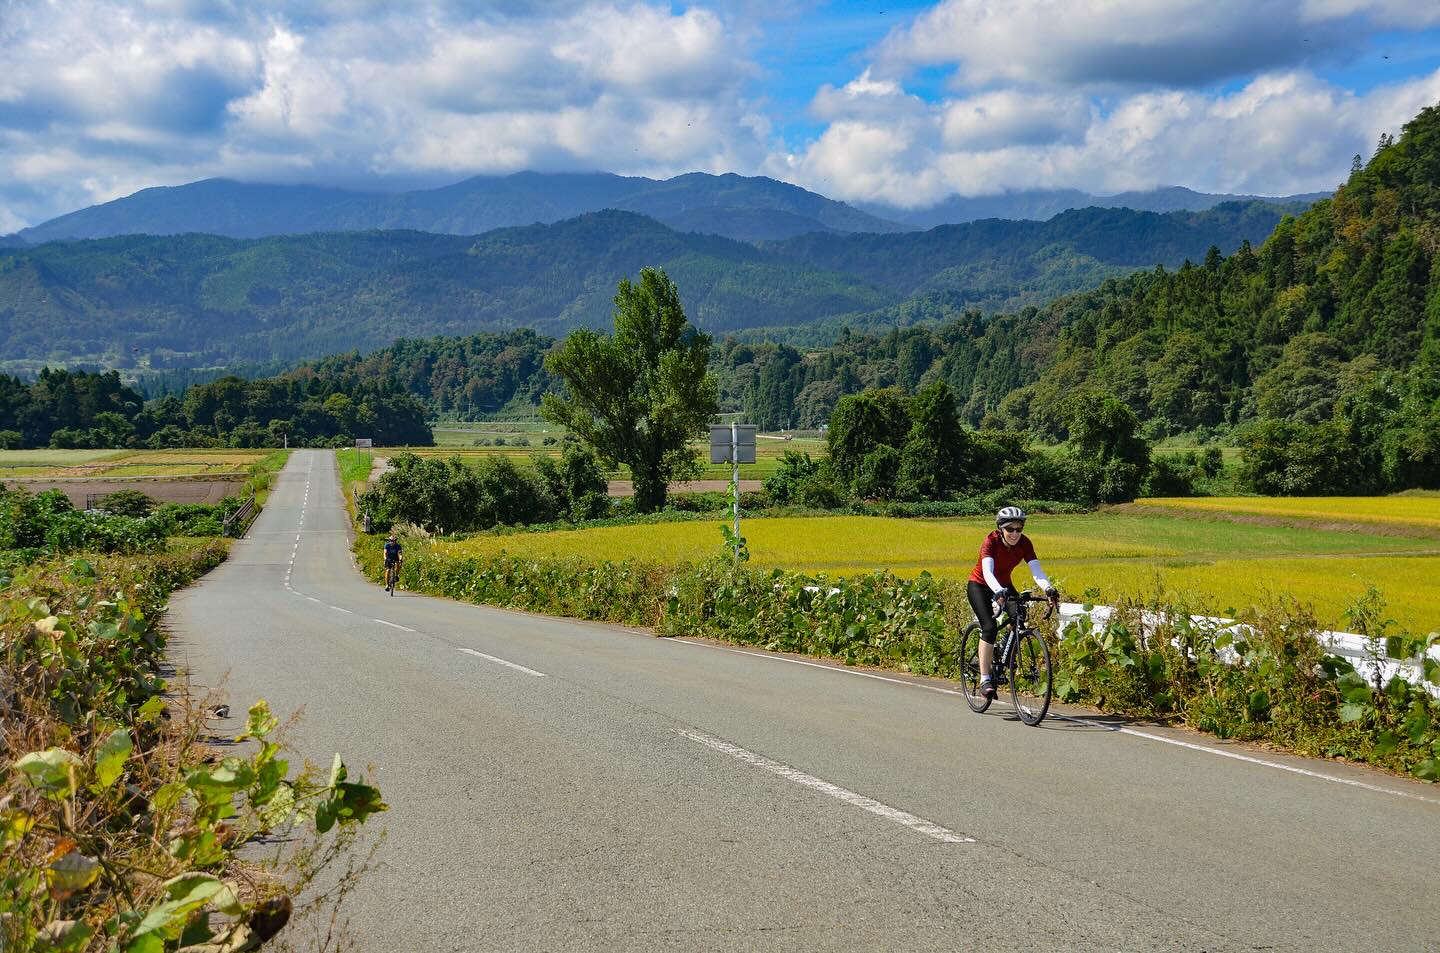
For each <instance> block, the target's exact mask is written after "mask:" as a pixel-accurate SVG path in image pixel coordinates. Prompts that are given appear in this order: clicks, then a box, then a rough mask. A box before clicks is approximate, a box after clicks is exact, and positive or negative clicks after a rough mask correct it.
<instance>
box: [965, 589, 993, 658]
mask: <svg viewBox="0 0 1440 953" xmlns="http://www.w3.org/2000/svg"><path fill="white" fill-rule="evenodd" d="M965 595H966V596H968V597H969V598H970V608H972V609H974V610H975V621H977V622H979V623H980V638H981V639H983V640H985V641H986V642H989V643H990V644H991V645H994V644H995V632H996V630H997V629H998V628H999V626H998V625H997V624H996V622H995V609H994V606H993V605H991V600H992V599H994V598H995V594H994V593H993V592H991V591H990V587H989V586H986V585H983V584H981V583H978V582H976V581H975V580H973V579H972V580H970V584H969V585H967V586H966V587H965Z"/></svg>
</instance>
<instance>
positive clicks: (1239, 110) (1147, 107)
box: [773, 71, 1440, 207]
mask: <svg viewBox="0 0 1440 953" xmlns="http://www.w3.org/2000/svg"><path fill="white" fill-rule="evenodd" d="M1436 102H1440V71H1436V72H1435V73H1433V74H1431V75H1429V76H1425V77H1421V78H1418V79H1415V80H1412V81H1410V82H1406V83H1402V84H1397V85H1392V86H1385V87H1378V88H1376V89H1374V90H1371V91H1370V92H1368V93H1366V94H1364V95H1355V94H1352V93H1349V92H1347V91H1345V90H1341V89H1338V88H1336V87H1334V86H1331V85H1330V84H1328V83H1325V82H1324V81H1322V80H1320V79H1318V78H1316V77H1315V76H1313V75H1311V74H1309V73H1304V72H1288V73H1272V74H1266V75H1263V76H1260V77H1257V78H1256V79H1255V80H1253V81H1251V82H1250V83H1248V84H1247V85H1246V86H1245V87H1243V88H1242V89H1240V90H1239V91H1237V92H1234V93H1231V94H1228V95H1219V96H1215V95H1210V94H1204V93H1197V92H1187V91H1179V90H1169V91H1166V90H1161V91H1151V92H1144V93H1138V94H1134V95H1131V96H1128V97H1124V98H1121V99H1119V100H1117V101H1116V102H1115V104H1114V105H1113V107H1112V108H1111V109H1109V110H1108V111H1107V112H1105V113H1103V114H1101V113H1100V112H1098V111H1095V112H1093V113H1091V114H1089V115H1088V116H1087V117H1086V119H1085V121H1084V123H1083V125H1081V124H1080V123H1079V117H1080V115H1081V108H1080V105H1076V104H1074V103H1073V102H1071V103H1068V104H1067V103H1066V102H1064V101H1060V102H1057V100H1056V99H1055V98H1054V97H1052V96H1050V95H1048V94H1041V93H1036V94H1032V95H1031V97H1029V98H1028V99H1027V98H1026V97H1024V96H1022V95H1020V94H1019V93H1014V92H1007V93H1004V94H984V95H981V96H977V97H971V98H968V99H964V100H958V101H956V102H955V103H951V104H949V106H947V107H945V108H943V109H936V110H935V111H933V112H932V113H931V114H930V115H929V117H928V120H926V121H922V120H920V119H918V118H917V117H916V116H915V115H909V116H906V117H903V118H899V119H896V120H894V121H893V122H886V121H885V120H884V119H883V118H882V117H881V116H880V115H878V114H874V113H870V114H865V115H861V116H857V117H855V118H842V119H837V120H836V121H835V122H834V123H832V124H831V125H830V127H829V128H828V129H826V130H825V132H824V133H823V134H822V135H821V136H820V137H819V138H817V139H816V140H815V141H814V142H813V143H810V144H809V145H808V147H807V148H806V149H804V150H803V151H801V152H799V153H797V154H795V155H791V156H788V157H786V160H785V161H784V162H783V163H776V165H775V166H774V167H773V168H774V169H775V171H776V173H777V174H783V175H784V177H786V178H789V179H790V180H791V181H794V182H796V183H798V184H800V185H804V186H807V187H810V188H817V189H819V188H821V187H822V186H823V189H822V190H823V191H826V192H827V194H830V195H834V196H835V197H837V198H844V199H851V200H862V201H863V200H875V201H884V202H890V203H893V204H896V205H901V206H905V207H923V206H926V205H931V204H934V203H935V202H936V201H938V200H940V199H942V198H944V197H946V196H948V195H951V194H954V193H960V194H964V195H980V194H991V193H996V192H1001V191H1005V190H1008V189H1029V188H1080V189H1087V190H1090V191H1094V192H1120V191H1126V190H1130V189H1147V188H1153V187H1156V186H1160V185H1173V184H1184V185H1188V186H1190V187H1192V188H1196V189H1200V190H1205V191H1216V192H1232V193H1255V194H1264V195H1280V194H1292V193H1297V192H1307V191H1322V190H1328V189H1332V188H1334V187H1335V186H1336V185H1338V184H1339V183H1340V182H1341V181H1342V180H1343V178H1344V176H1345V174H1346V173H1347V171H1348V168H1349V160H1350V157H1351V156H1352V155H1354V154H1355V153H1361V154H1363V155H1366V156H1368V155H1369V154H1370V151H1371V149H1373V147H1374V143H1375V141H1376V139H1377V138H1378V137H1379V135H1380V133H1382V132H1391V133H1398V132H1399V130H1400V127H1401V126H1402V125H1403V124H1404V123H1405V122H1407V121H1408V120H1410V119H1411V118H1413V117H1414V116H1415V114H1416V113H1418V112H1419V111H1420V110H1421V109H1422V108H1424V107H1425V106H1429V105H1433V104H1435V103H1436ZM977 103H979V104H981V106H980V107H979V108H983V109H987V110H988V111H987V112H986V113H985V115H984V116H983V117H981V118H979V119H977V118H976V117H977V115H979V114H978V113H977ZM1081 105H1083V104H1081ZM991 114H994V116H995V117H997V118H994V119H992V116H991ZM957 116H958V117H959V118H958V119H957V118H956V117H957ZM1057 117H1059V119H1060V120H1061V121H1060V122H1058V123H1057V122H1055V120H1056V118H1057ZM957 126H958V127H959V128H958V131H957ZM1057 126H1060V127H1063V129H1064V133H1065V134H1064V136H1062V137H1057V138H1056V139H1054V140H1050V139H1049V138H1048V136H1036V137H1035V138H1034V140H1033V141H1027V138H1026V136H1025V135H1023V133H1025V132H1027V131H1028V130H1030V129H1031V128H1040V129H1045V128H1054V127H1057ZM1017 130H1018V132H1019V133H1022V134H1016V133H1017ZM977 131H978V132H979V133H983V134H978V135H977V134H974V133H976V132H977Z"/></svg>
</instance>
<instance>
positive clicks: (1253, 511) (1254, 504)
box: [1135, 493, 1440, 530]
mask: <svg viewBox="0 0 1440 953" xmlns="http://www.w3.org/2000/svg"><path fill="white" fill-rule="evenodd" d="M1135 503H1136V505H1137V506H1150V507H1166V508H1170V509H1179V510H1187V511H1190V512H1195V513H1207V514H1221V515H1228V516H1235V515H1248V516H1265V517H1274V518H1279V519H1289V520H1313V521H1317V522H1327V523H1362V524H1363V523H1378V524H1391V525H1402V526H1412V527H1425V528H1430V529H1435V530H1440V494H1435V493H1405V494H1399V495H1396V496H1308V497H1300V496H1286V497H1275V496H1231V497H1220V496H1213V497H1188V498H1178V499H1167V498H1155V499H1148V500H1136V501H1135Z"/></svg>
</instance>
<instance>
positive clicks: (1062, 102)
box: [942, 89, 1091, 149]
mask: <svg viewBox="0 0 1440 953" xmlns="http://www.w3.org/2000/svg"><path fill="white" fill-rule="evenodd" d="M1090 119H1091V107H1090V104H1089V103H1088V102H1087V101H1086V100H1085V99H1083V98H1082V97H1080V96H1076V95H1073V94H1068V95H1067V94H1061V95H1057V96H1051V97H1035V96H1026V95H1025V94H1023V93H1021V92H1018V91H1017V90H1013V89H1002V90H994V91H992V92H986V93H979V94H977V95H974V96H970V97H967V98H965V99H959V100H955V101H953V102H951V103H949V104H948V105H947V106H946V107H945V114H944V119H943V120H942V132H943V138H944V141H945V144H946V146H947V147H949V148H952V149H960V148H969V149H977V148H986V147H991V148H998V147H1001V146H1007V145H1045V144H1046V143H1051V142H1056V141H1059V140H1065V139H1072V138H1074V137H1076V136H1078V135H1082V134H1083V133H1084V132H1085V129H1086V128H1087V127H1088V126H1089V125H1090Z"/></svg>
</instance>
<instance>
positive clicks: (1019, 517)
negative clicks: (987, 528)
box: [995, 506, 1025, 529]
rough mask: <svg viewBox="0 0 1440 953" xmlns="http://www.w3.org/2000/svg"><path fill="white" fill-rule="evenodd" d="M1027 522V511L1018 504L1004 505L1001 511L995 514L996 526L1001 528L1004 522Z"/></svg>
mask: <svg viewBox="0 0 1440 953" xmlns="http://www.w3.org/2000/svg"><path fill="white" fill-rule="evenodd" d="M1016 521H1018V522H1021V523H1024V522H1025V511H1024V510H1022V509H1021V508H1020V507H1018V506H1004V507H1001V508H1000V512H998V513H996V514H995V528H996V529H999V528H1000V525H1001V524H1002V523H1014V522H1016Z"/></svg>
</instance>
